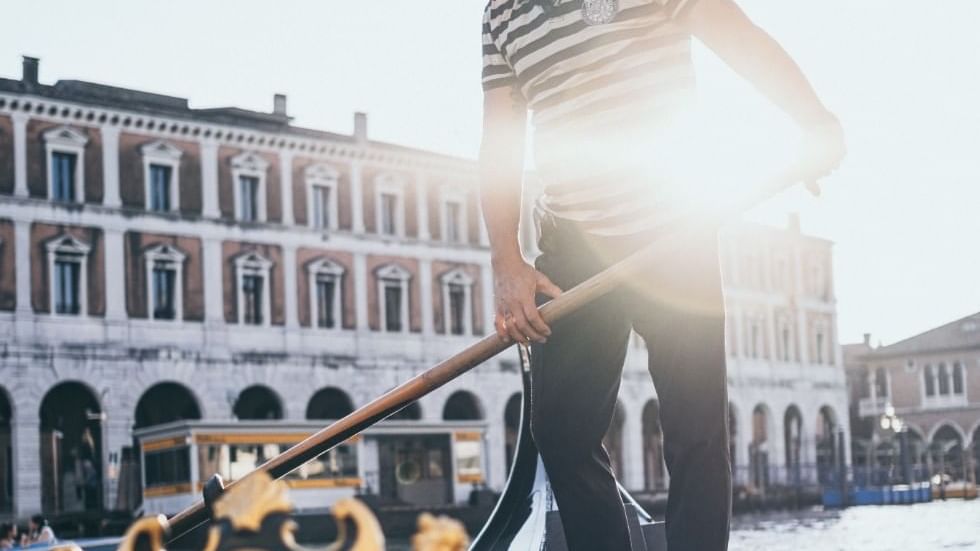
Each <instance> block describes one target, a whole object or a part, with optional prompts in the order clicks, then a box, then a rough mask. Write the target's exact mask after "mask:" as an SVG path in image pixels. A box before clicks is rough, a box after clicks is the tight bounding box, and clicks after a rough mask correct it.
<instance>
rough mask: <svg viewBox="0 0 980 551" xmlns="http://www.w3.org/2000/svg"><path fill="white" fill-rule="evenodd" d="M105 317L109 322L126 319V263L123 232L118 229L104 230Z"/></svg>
mask: <svg viewBox="0 0 980 551" xmlns="http://www.w3.org/2000/svg"><path fill="white" fill-rule="evenodd" d="M141 283H142V281H140V282H136V281H135V280H134V281H133V284H134V285H139V284H141ZM105 317H106V321H109V322H124V321H126V263H125V260H124V258H123V234H122V232H121V231H118V230H106V231H105Z"/></svg>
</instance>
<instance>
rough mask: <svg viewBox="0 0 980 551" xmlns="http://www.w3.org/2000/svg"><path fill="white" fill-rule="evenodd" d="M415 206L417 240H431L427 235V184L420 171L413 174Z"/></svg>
mask: <svg viewBox="0 0 980 551" xmlns="http://www.w3.org/2000/svg"><path fill="white" fill-rule="evenodd" d="M415 204H416V205H417V207H418V208H417V211H418V227H419V240H421V241H428V240H430V239H432V235H431V234H430V233H429V182H428V181H427V180H426V178H425V173H423V172H422V171H421V170H419V171H418V172H416V173H415Z"/></svg>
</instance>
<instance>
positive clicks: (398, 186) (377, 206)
mask: <svg viewBox="0 0 980 551" xmlns="http://www.w3.org/2000/svg"><path fill="white" fill-rule="evenodd" d="M382 195H394V196H395V220H394V225H395V233H394V235H392V234H387V233H384V225H383V224H382V222H383V221H384V209H383V208H382V202H381V197H382ZM374 224H375V225H374V229H375V233H377V234H378V235H380V236H381V237H389V238H390V237H399V238H403V237H405V180H404V179H403V178H401V177H399V176H397V175H395V174H392V173H390V172H386V173H384V174H381V175H379V176H378V177H376V178H375V179H374Z"/></svg>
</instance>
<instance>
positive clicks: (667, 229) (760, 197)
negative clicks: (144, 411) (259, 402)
mask: <svg viewBox="0 0 980 551" xmlns="http://www.w3.org/2000/svg"><path fill="white" fill-rule="evenodd" d="M813 173H814V172H813V171H811V170H804V169H803V168H797V169H792V170H788V171H786V172H783V173H781V174H780V175H778V176H777V177H775V178H772V179H771V180H770V181H769V182H767V183H766V184H764V185H762V186H759V187H758V188H756V189H755V190H753V192H752V193H749V194H746V195H745V196H744V197H742V198H740V199H738V200H737V201H734V202H732V203H730V204H725V205H718V206H716V207H713V208H711V209H710V210H709V211H707V212H702V213H699V214H697V215H691V216H685V217H683V218H679V219H675V220H673V221H671V222H668V223H665V224H664V225H663V226H662V227H660V228H658V229H657V230H656V231H655V235H656V240H655V241H653V242H652V243H651V244H650V245H649V246H647V247H645V248H644V249H642V250H640V251H638V252H636V253H634V254H632V255H631V256H629V257H627V258H626V259H624V260H622V261H620V262H618V263H617V264H615V265H613V266H610V267H609V268H607V269H606V270H604V271H602V272H600V273H598V274H596V275H595V276H593V277H591V278H589V279H587V280H586V281H584V282H582V283H580V284H579V285H577V286H575V287H574V288H572V289H569V290H567V291H565V292H564V293H562V294H561V296H559V297H558V298H556V299H554V300H552V301H550V302H548V303H547V304H544V305H543V306H541V307H540V308H539V311H540V312H541V317H542V318H544V320H545V322H547V323H548V324H551V323H553V322H555V321H556V320H558V319H561V318H562V317H564V316H566V315H568V314H569V313H571V312H574V311H575V310H577V309H579V308H581V307H582V306H584V305H586V304H588V303H589V302H591V301H593V300H595V299H596V298H598V297H601V296H603V295H605V294H606V293H608V292H609V291H611V290H612V289H615V288H616V287H618V286H619V285H620V284H622V283H624V282H626V281H629V279H630V276H631V275H632V274H633V273H634V272H635V271H636V270H637V269H639V268H642V267H643V266H644V264H645V263H646V262H647V261H648V260H649V259H651V258H654V257H656V256H657V255H658V254H663V253H665V252H667V251H669V250H670V249H671V247H672V245H673V244H676V240H677V238H679V237H681V236H683V235H688V234H690V233H693V232H696V231H698V230H699V229H702V230H703V228H705V226H706V224H707V225H712V226H720V225H721V224H723V223H725V222H728V221H730V220H732V219H733V218H734V217H737V216H738V215H739V214H741V213H742V212H743V211H745V210H748V209H750V208H752V207H754V206H756V205H757V204H759V203H761V202H762V201H765V200H766V199H768V198H770V197H772V196H774V195H776V194H778V193H779V192H781V191H783V190H785V189H788V188H790V187H792V186H793V185H795V184H797V183H799V182H802V181H807V180H808V176H810V175H812V174H813ZM808 188H809V189H810V190H811V192H814V193H815V192H816V190H817V188H816V186H815V185H814V184H808ZM510 346H511V343H508V342H504V341H503V340H501V339H500V338H499V337H498V336H497V335H496V334H495V333H494V334H491V335H488V336H486V337H484V338H483V339H481V340H480V341H478V342H477V343H475V344H473V345H471V346H469V347H468V348H466V349H464V350H463V351H462V352H460V353H458V354H456V355H455V356H452V357H451V358H449V359H447V360H445V361H443V362H441V363H439V364H438V365H436V366H435V367H433V368H431V369H429V370H427V371H424V372H422V373H420V374H418V375H416V376H415V377H413V378H411V379H409V380H408V381H405V382H404V383H402V384H401V385H398V386H397V387H395V388H394V389H392V390H390V391H388V392H387V393H385V394H383V395H382V396H380V397H378V398H375V399H374V400H372V401H371V402H369V403H367V404H366V405H364V406H362V407H360V408H358V409H357V410H356V411H354V412H352V413H350V414H349V415H347V416H346V417H344V418H343V419H340V420H339V421H337V422H335V423H334V424H332V425H330V426H328V427H326V428H324V429H323V430H320V431H319V432H317V433H315V434H313V435H311V436H310V437H308V438H307V439H305V440H303V441H302V442H300V443H299V444H296V445H295V446H293V447H291V448H289V449H288V450H286V451H285V452H283V453H281V454H279V455H278V456H276V457H274V458H273V459H271V460H269V461H268V462H266V463H264V464H263V465H262V466H260V467H258V468H257V469H256V470H255V471H253V473H250V474H249V475H246V477H245V478H247V477H248V476H251V475H252V474H254V473H255V472H258V471H264V472H267V473H269V475H271V476H272V477H273V478H276V479H278V478H282V477H283V476H285V475H286V474H287V473H289V472H291V471H293V470H295V469H297V468H299V467H300V466H302V465H303V464H305V463H307V462H309V461H312V460H313V459H315V458H317V457H318V456H320V455H322V454H323V453H325V452H327V451H328V450H330V449H331V448H333V447H335V446H337V445H339V444H341V443H343V442H344V441H346V440H347V439H349V438H351V437H352V436H354V435H356V434H358V433H360V432H362V431H363V430H364V429H367V428H368V427H370V426H372V425H374V424H375V423H377V422H378V421H381V420H382V419H384V418H386V417H388V416H390V415H392V414H393V413H396V412H397V411H399V410H400V409H402V408H404V407H405V406H407V405H409V404H411V403H412V402H414V401H416V400H418V399H420V398H422V397H423V396H425V395H427V394H429V393H431V392H432V391H434V390H436V389H438V388H439V387H441V386H443V385H445V384H446V383H448V382H450V381H452V380H453V379H455V378H457V377H459V376H460V375H462V374H464V373H466V372H467V371H469V370H471V369H473V368H474V367H476V366H478V365H480V364H481V363H483V362H485V361H486V360H488V359H490V358H492V357H494V356H496V355H497V354H499V353H500V352H502V351H504V350H506V349H507V348H509V347H510ZM243 480H244V478H243ZM235 483H237V481H236V482H235ZM235 483H232V485H234V484H235ZM216 490H217V491H218V493H220V490H221V488H217V489H216ZM214 491H215V489H214V488H213V487H212V493H214ZM205 493H206V494H207V493H208V490H205ZM215 497H216V496H214V495H211V496H209V497H208V501H212V500H213V499H214V498H215ZM209 517H210V512H209V509H208V507H207V505H206V504H205V503H204V501H199V502H197V503H195V504H194V505H192V506H191V507H188V508H187V509H185V510H183V511H181V512H180V513H178V514H176V515H174V516H173V517H172V518H171V519H170V539H169V541H170V542H172V541H174V540H176V539H177V538H179V537H180V536H182V535H184V534H186V533H187V532H189V531H190V530H192V529H193V528H195V527H196V526H198V525H199V524H201V523H204V522H206V521H208V520H209V519H210V518H209Z"/></svg>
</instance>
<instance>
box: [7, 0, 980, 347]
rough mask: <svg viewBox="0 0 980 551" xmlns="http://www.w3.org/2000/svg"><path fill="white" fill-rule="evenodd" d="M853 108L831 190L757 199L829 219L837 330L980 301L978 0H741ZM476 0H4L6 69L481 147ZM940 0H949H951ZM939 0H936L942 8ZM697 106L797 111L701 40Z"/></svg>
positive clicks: (393, 136)
mask: <svg viewBox="0 0 980 551" xmlns="http://www.w3.org/2000/svg"><path fill="white" fill-rule="evenodd" d="M739 4H740V5H741V6H742V7H743V9H745V11H746V12H747V13H748V14H749V16H750V17H752V19H753V20H754V21H755V22H756V23H758V24H759V25H760V26H762V27H763V28H765V29H766V30H767V31H769V32H770V34H772V35H773V36H774V37H775V38H776V39H777V40H778V41H779V42H780V43H781V44H782V45H783V46H784V47H785V48H786V49H787V50H788V51H789V52H790V54H791V55H793V57H794V58H795V59H796V60H797V61H798V62H799V64H800V65H801V66H802V67H803V69H804V71H805V72H806V73H807V75H808V77H809V78H810V80H811V82H812V83H813V85H814V87H815V88H816V89H817V91H818V93H819V94H820V95H821V97H822V98H823V99H824V101H825V103H826V104H827V105H828V106H829V107H830V109H831V110H833V111H834V112H835V113H836V114H837V115H838V116H839V118H840V120H841V121H842V124H843V126H844V129H845V132H846V133H847V141H848V149H849V155H848V157H847V159H846V160H845V162H844V164H843V165H842V167H841V168H840V170H839V171H838V172H837V173H835V174H834V175H833V176H831V177H830V178H828V179H826V180H825V181H824V192H823V195H822V196H821V197H820V198H819V199H814V198H810V197H806V196H805V195H804V194H802V193H787V194H785V195H784V196H781V197H779V198H777V199H775V200H773V201H770V202H769V203H767V204H766V205H764V206H762V207H760V208H759V209H756V211H754V212H753V213H751V215H750V216H749V218H751V219H753V220H760V221H764V222H769V223H774V224H783V223H784V221H785V218H786V215H787V213H789V212H799V213H800V215H801V218H802V227H803V231H804V232H806V233H809V234H812V235H817V236H820V237H823V238H826V239H830V240H832V241H833V242H834V243H835V246H834V263H835V266H834V276H835V285H836V292H837V300H838V304H837V306H838V313H839V318H838V324H839V331H840V337H841V341H842V342H845V343H846V342H856V341H860V340H861V338H862V334H863V333H871V334H872V342H873V343H878V342H881V343H884V344H889V343H891V342H895V341H898V340H901V339H903V338H906V337H908V336H912V335H914V334H916V333H919V332H921V331H924V330H927V329H930V328H932V327H935V326H937V325H940V324H943V323H946V322H949V321H953V320H955V319H957V318H960V317H963V316H965V315H969V314H971V313H975V312H978V311H980V251H978V248H980V247H978V244H980V101H978V99H977V98H980V33H978V32H976V22H977V21H980V2H977V1H976V0H944V1H943V2H942V3H934V4H929V3H925V4H924V3H922V2H920V1H916V2H913V1H911V0H823V1H821V2H813V1H803V0H782V1H779V2H774V1H772V0H739ZM483 5H484V1H483V0H424V1H415V2H409V1H406V0H357V1H348V2H341V1H339V0H322V1H319V2H313V1H306V2H302V1H298V0H278V1H275V2H273V1H271V0H235V1H231V0H220V1H219V0H195V1H190V0H168V1H167V2H160V1H157V2H150V1H144V0H125V1H109V0H101V1H99V2H75V1H70V0H58V1H54V0H42V1H34V2H9V3H7V5H6V6H5V10H4V16H5V20H6V22H7V24H6V25H4V32H3V33H0V52H2V53H3V55H0V76H3V77H9V78H19V75H20V56H21V54H26V55H33V56H37V57H40V58H41V80H42V82H46V83H53V82H54V81H56V80H58V79H80V80H88V81H95V82H102V83H107V84H113V85H118V86H124V87H129V88H136V89H141V90H147V91H152V92H157V93H162V94H170V95H176V96H181V97H186V98H189V99H190V101H191V105H192V106H193V107H198V108H202V107H215V106H232V105H233V106H238V107H243V108H248V109H254V110H259V111H270V110H271V109H272V97H273V94H275V93H285V94H287V95H288V97H289V112H290V114H291V115H293V116H294V117H295V121H294V123H295V124H298V125H301V126H306V127H311V128H318V129H323V130H330V131H335V132H343V133H350V132H351V131H352V128H353V113H354V112H355V111H364V112H367V113H368V114H369V134H370V136H371V138H372V139H377V140H384V141H390V142H394V143H400V144H405V145H411V146H415V147H421V148H426V149H431V150H435V151H440V152H444V153H449V154H453V155H460V156H464V157H471V158H475V156H476V153H477V149H478V146H479V139H480V117H481V100H482V99H481V91H480V86H479V73H480V63H481V59H480V35H479V32H480V23H481V21H480V19H481V14H482V10H483ZM940 6H941V7H940ZM930 7H931V9H930ZM695 61H696V64H697V70H698V79H699V86H700V96H701V107H702V108H703V109H704V110H705V112H706V113H711V114H714V115H716V116H717V119H718V120H719V121H724V124H726V125H728V126H729V128H728V131H729V132H731V133H733V134H735V135H739V136H741V135H743V134H744V135H745V136H747V137H748V136H751V137H752V139H746V140H745V141H746V143H750V144H752V146H753V147H757V148H759V149H760V150H765V151H771V152H774V153H773V154H774V156H775V155H776V153H775V152H778V153H779V154H782V152H785V150H786V147H785V144H786V143H792V142H793V141H794V140H795V139H796V138H797V134H798V132H797V130H796V129H795V128H794V126H793V125H792V124H791V123H790V122H789V121H788V119H787V118H786V117H785V116H784V115H782V114H781V113H780V112H779V111H777V110H776V109H775V108H774V107H772V106H771V105H769V104H768V103H767V102H766V100H765V99H763V98H762V97H761V96H759V95H758V94H757V93H756V92H755V91H754V90H753V89H752V88H751V87H750V86H749V85H747V84H746V83H744V82H742V81H741V80H739V78H738V77H737V76H736V75H734V74H733V73H732V72H731V71H729V70H728V69H727V68H726V67H725V66H724V64H723V63H721V62H720V61H718V59H717V58H715V57H714V56H713V54H711V53H710V52H708V51H707V50H706V49H705V48H703V47H701V46H700V45H696V51H695Z"/></svg>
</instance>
